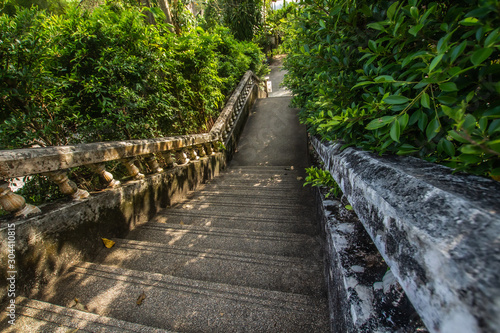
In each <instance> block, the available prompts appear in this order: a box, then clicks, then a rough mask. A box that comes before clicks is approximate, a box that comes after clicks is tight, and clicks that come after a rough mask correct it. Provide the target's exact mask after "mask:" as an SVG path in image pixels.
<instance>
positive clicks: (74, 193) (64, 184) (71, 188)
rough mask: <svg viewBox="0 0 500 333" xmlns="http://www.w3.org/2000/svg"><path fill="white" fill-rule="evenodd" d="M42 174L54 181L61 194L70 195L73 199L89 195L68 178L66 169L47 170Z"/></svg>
mask: <svg viewBox="0 0 500 333" xmlns="http://www.w3.org/2000/svg"><path fill="white" fill-rule="evenodd" d="M44 175H45V176H47V177H48V178H49V179H50V180H51V181H53V182H54V183H56V184H57V186H59V190H60V191H61V192H62V193H63V194H65V195H67V196H70V197H72V198H73V200H83V199H86V198H87V197H88V196H89V192H87V191H85V190H82V189H79V188H78V187H77V186H76V184H75V182H73V181H71V180H70V179H69V178H68V175H67V171H66V170H61V171H54V172H47V173H45V174H44Z"/></svg>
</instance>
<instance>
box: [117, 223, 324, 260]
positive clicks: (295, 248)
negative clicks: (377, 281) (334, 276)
mask: <svg viewBox="0 0 500 333" xmlns="http://www.w3.org/2000/svg"><path fill="white" fill-rule="evenodd" d="M127 238H129V239H135V240H146V241H153V242H158V243H164V244H168V245H176V246H190V247H194V248H206V249H225V250H231V251H241V252H255V253H266V254H274V255H284V256H298V257H314V258H319V251H320V249H319V246H318V240H317V239H316V238H315V237H313V236H310V235H306V234H296V233H286V232H277V231H254V230H251V231H250V230H244V229H233V228H219V227H202V226H196V225H180V224H171V223H154V222H149V223H146V224H144V225H142V226H141V227H139V228H137V229H135V230H133V231H132V232H130V233H129V235H128V237H127Z"/></svg>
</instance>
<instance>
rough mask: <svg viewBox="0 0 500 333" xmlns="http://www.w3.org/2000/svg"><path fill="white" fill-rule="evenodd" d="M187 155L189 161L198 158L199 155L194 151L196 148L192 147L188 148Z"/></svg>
mask: <svg viewBox="0 0 500 333" xmlns="http://www.w3.org/2000/svg"><path fill="white" fill-rule="evenodd" d="M187 150H188V156H189V159H190V160H191V161H196V160H199V159H200V157H199V156H198V154H197V153H196V150H195V149H194V147H192V146H191V147H189V148H188V149H187Z"/></svg>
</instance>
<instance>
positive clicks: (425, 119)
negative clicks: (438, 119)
mask: <svg viewBox="0 0 500 333" xmlns="http://www.w3.org/2000/svg"><path fill="white" fill-rule="evenodd" d="M428 120H429V117H427V114H425V113H424V112H422V115H421V116H420V118H418V128H420V130H421V131H422V132H423V131H424V130H425V128H426V127H427V122H428Z"/></svg>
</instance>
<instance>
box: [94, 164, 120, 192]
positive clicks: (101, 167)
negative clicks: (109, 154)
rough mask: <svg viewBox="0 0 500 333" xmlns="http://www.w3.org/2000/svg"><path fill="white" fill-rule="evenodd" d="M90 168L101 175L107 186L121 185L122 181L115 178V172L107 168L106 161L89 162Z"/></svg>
mask: <svg viewBox="0 0 500 333" xmlns="http://www.w3.org/2000/svg"><path fill="white" fill-rule="evenodd" d="M88 168H89V169H90V170H92V171H93V172H95V173H97V174H98V175H99V176H101V178H102V179H103V180H104V181H105V182H106V184H107V187H117V186H119V185H120V181H119V180H116V179H114V177H113V174H112V173H111V172H109V171H107V170H106V165H105V164H104V163H99V164H89V165H88Z"/></svg>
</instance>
